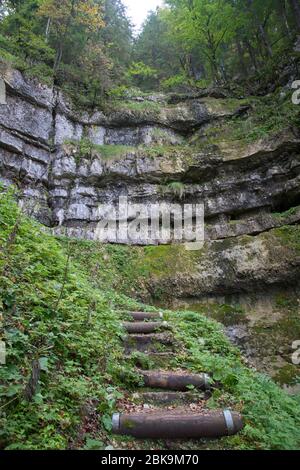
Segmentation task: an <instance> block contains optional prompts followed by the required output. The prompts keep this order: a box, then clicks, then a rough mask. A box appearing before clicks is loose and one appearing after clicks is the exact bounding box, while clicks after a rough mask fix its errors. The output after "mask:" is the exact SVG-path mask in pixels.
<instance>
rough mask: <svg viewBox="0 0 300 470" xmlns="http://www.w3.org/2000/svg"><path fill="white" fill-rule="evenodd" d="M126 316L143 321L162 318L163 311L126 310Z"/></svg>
mask: <svg viewBox="0 0 300 470" xmlns="http://www.w3.org/2000/svg"><path fill="white" fill-rule="evenodd" d="M127 315H128V317H130V318H131V319H132V320H134V321H145V320H162V319H163V317H164V316H163V313H147V312H128V314H127Z"/></svg>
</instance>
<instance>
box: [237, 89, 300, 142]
mask: <svg viewBox="0 0 300 470" xmlns="http://www.w3.org/2000/svg"><path fill="white" fill-rule="evenodd" d="M251 105H252V110H251V112H250V113H249V115H248V116H247V118H246V119H245V118H236V119H234V120H233V121H232V123H231V126H230V127H229V133H230V137H231V138H232V139H233V140H243V141H245V142H254V141H255V140H258V139H262V138H265V137H267V136H268V137H269V136H272V135H274V134H276V133H279V132H281V131H282V130H284V129H287V128H291V127H293V126H294V127H295V128H296V127H298V124H299V119H300V110H299V107H297V106H295V105H294V104H293V103H292V98H291V93H287V94H286V95H285V96H284V97H281V95H280V92H279V91H278V92H276V93H272V94H270V95H268V96H265V97H261V98H255V99H254V98H253V99H252V100H251Z"/></svg>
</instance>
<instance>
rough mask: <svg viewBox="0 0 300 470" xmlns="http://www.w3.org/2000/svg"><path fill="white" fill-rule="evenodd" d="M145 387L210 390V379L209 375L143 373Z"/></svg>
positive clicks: (160, 372) (163, 372)
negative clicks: (191, 387) (192, 387)
mask: <svg viewBox="0 0 300 470" xmlns="http://www.w3.org/2000/svg"><path fill="white" fill-rule="evenodd" d="M141 375H142V377H143V378H144V384H145V387H151V388H162V389H167V390H175V391H181V392H182V391H185V390H188V388H189V386H191V385H192V386H194V387H195V388H198V389H200V390H207V389H209V388H210V378H209V376H208V375H207V374H204V373H203V374H189V373H187V372H185V371H183V372H177V371H176V372H172V371H170V372H165V371H152V370H151V371H148V370H147V371H141Z"/></svg>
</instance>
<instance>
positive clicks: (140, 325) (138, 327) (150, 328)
mask: <svg viewBox="0 0 300 470" xmlns="http://www.w3.org/2000/svg"><path fill="white" fill-rule="evenodd" d="M122 326H123V328H124V329H125V330H126V331H127V333H129V334H138V333H141V334H149V333H155V332H156V331H159V330H163V329H168V328H169V325H168V323H167V322H132V323H131V322H124V323H123V324H122Z"/></svg>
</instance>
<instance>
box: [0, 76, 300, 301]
mask: <svg viewBox="0 0 300 470" xmlns="http://www.w3.org/2000/svg"><path fill="white" fill-rule="evenodd" d="M2 76H3V77H4V79H5V82H6V91H7V104H6V105H0V176H1V179H2V180H3V181H4V182H6V183H7V184H10V183H15V184H17V185H18V187H19V188H20V189H21V194H22V198H23V200H24V204H25V207H26V210H27V211H28V212H29V213H30V214H31V215H33V216H35V217H36V218H37V219H38V220H39V221H41V222H42V223H43V224H45V225H47V226H48V227H51V229H52V230H53V232H54V233H57V234H60V233H63V234H67V235H69V236H72V237H78V238H87V239H94V237H95V231H96V227H97V223H98V222H99V220H100V219H101V211H99V204H105V203H109V204H113V205H117V204H118V199H119V197H120V196H127V197H128V199H129V201H130V202H132V203H143V204H145V205H150V204H153V203H158V202H161V201H163V200H164V201H166V202H173V203H174V202H176V203H178V204H183V203H197V202H198V203H204V204H205V222H206V226H205V236H206V241H207V243H206V247H205V253H206V255H205V257H204V258H203V257H202V258H201V257H199V258H198V261H197V269H196V271H197V272H196V271H195V270H191V272H190V276H186V274H183V272H184V270H183V272H179V270H180V269H181V268H180V267H178V270H177V271H176V266H175V265H174V269H173V272H172V273H171V272H165V273H164V276H163V277H161V276H158V277H157V276H156V277H155V275H154V276H153V283H152V285H153V286H155V285H156V283H160V284H161V285H165V286H167V285H168V286H170V290H172V289H174V288H175V290H176V292H177V293H178V295H180V296H181V297H183V296H185V295H186V296H197V295H198V296H202V295H214V293H216V292H218V291H220V289H221V291H222V288H223V291H224V292H225V291H226V292H227V293H228V292H229V293H230V292H234V291H237V290H245V291H247V290H251V289H252V290H253V289H257V288H258V285H259V284H260V285H261V286H262V287H263V286H267V285H269V284H280V283H282V282H285V283H286V284H289V285H290V284H293V283H296V282H297V280H298V279H299V256H298V254H297V253H298V252H297V251H293V250H292V251H289V255H287V252H286V251H284V249H283V247H284V243H283V244H280V243H278V244H277V249H278V255H276V254H275V256H274V253H273V251H272V250H273V247H272V246H268V244H267V243H266V242H265V239H264V232H269V231H270V230H273V229H276V228H277V229H278V228H279V227H281V226H283V225H292V226H296V227H298V225H297V224H298V223H299V218H300V210H299V206H300V184H299V181H300V176H299V174H300V171H299V170H300V136H299V134H298V133H297V132H296V133H295V132H292V131H291V130H290V129H286V130H283V131H282V132H281V133H278V134H277V135H276V137H274V136H273V137H272V138H266V139H262V140H260V141H258V142H254V143H241V142H235V141H226V139H225V138H224V140H221V141H220V142H219V143H218V145H215V144H211V143H210V142H208V141H207V140H206V129H208V128H209V127H210V128H211V127H213V126H218V125H219V124H220V123H224V122H227V121H230V119H232V117H233V116H237V115H242V114H245V113H247V109H248V106H247V104H245V102H244V101H241V102H239V101H238V100H233V99H226V98H222V97H218V96H221V94H215V93H213V94H212V95H211V96H202V97H194V98H190V99H183V100H180V98H179V99H178V100H176V101H174V99H173V100H172V99H171V97H168V96H163V95H153V96H151V97H147V98H143V97H140V98H135V99H132V100H129V101H128V102H127V103H122V102H119V104H118V105H115V106H114V107H111V109H108V110H107V111H106V112H105V113H104V112H103V111H97V112H94V113H91V114H89V113H87V112H79V111H76V110H74V107H72V105H71V104H70V103H69V102H68V100H67V99H66V97H64V96H63V95H62V94H61V92H59V91H58V90H56V89H51V88H48V87H46V86H43V85H41V84H39V83H37V82H35V81H30V80H26V79H25V78H24V77H23V76H22V74H21V73H19V72H18V71H16V70H10V69H8V68H3V69H2ZM82 139H86V140H87V139H88V140H89V141H90V142H91V143H93V144H94V147H91V148H90V149H89V151H87V153H86V154H84V152H82V151H80V150H79V146H78V145H77V144H76V142H80V141H82ZM195 140H197V141H199V140H200V142H201V144H200V145H194V142H195ZM102 147H103V152H102ZM104 150H106V152H104ZM107 150H109V152H108V154H107ZM174 182H175V183H180V184H181V185H182V188H183V194H181V195H180V196H179V195H178V194H176V192H175V193H174V191H173V189H172V183H174ZM272 233H274V234H275V235H276V232H272ZM245 235H248V236H250V237H249V240H248V239H247V240H248V241H249V244H247V243H245V242H244V241H243V240H244V238H243V237H244V236H245ZM275 235H274V236H275ZM227 238H228V239H229V243H230V246H229V247H228V246H227V248H226V247H224V248H222V243H224V239H227ZM108 241H113V240H108ZM123 242H124V243H130V240H126V239H125V240H123ZM159 242H160V241H159V240H157V243H159ZM140 243H141V244H145V241H143V240H141V241H140ZM251 244H253V247H254V248H255V249H254V248H253V249H251V250H252V251H251V250H250V251H251V253H252V254H251V253H250V255H249V253H248V251H249V246H250V245H251ZM246 245H247V247H246ZM248 245H249V246H248ZM275 245H276V244H275ZM221 248H222V249H221ZM271 251H272V256H271V258H272V259H271V258H270V256H269V254H270V253H271ZM266 252H267V254H266ZM216 253H218V255H216ZM268 253H269V254H268ZM227 255H228V256H227ZM248 255H249V256H248ZM241 260H243V267H242V268H241V269H240V270H239V269H238V268H237V266H239V265H241V263H242V261H241ZM275 261H276V262H275ZM171 264H172V260H171ZM270 266H271V268H270ZM249 272H251V275H250V278H251V279H249ZM179 279H180V281H179ZM268 279H269V280H268ZM222 286H223V287H222ZM150 290H151V286H150Z"/></svg>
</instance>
